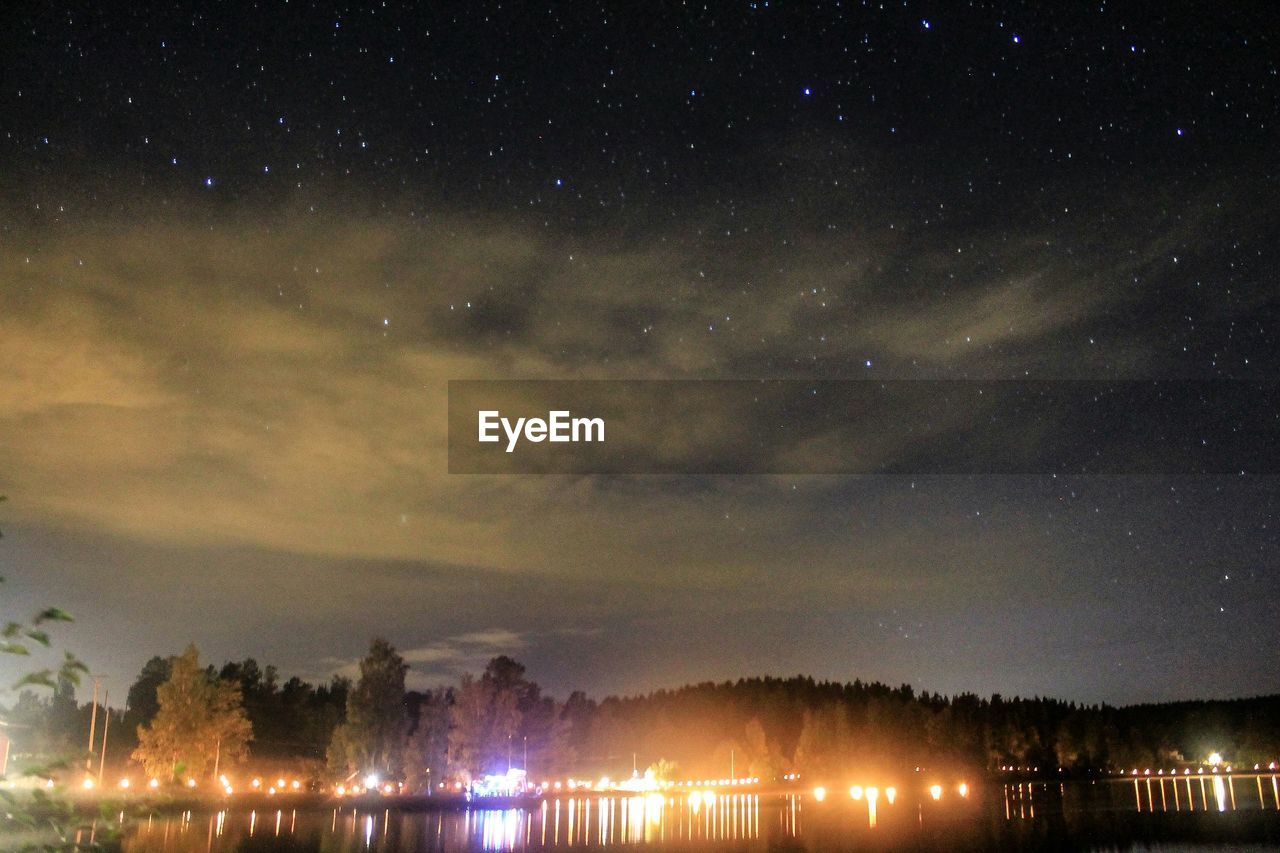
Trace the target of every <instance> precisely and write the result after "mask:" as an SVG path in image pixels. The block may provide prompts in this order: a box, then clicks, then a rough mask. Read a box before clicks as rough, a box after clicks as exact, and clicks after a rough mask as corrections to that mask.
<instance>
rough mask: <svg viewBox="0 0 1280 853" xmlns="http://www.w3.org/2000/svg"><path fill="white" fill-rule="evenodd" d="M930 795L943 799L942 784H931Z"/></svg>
mask: <svg viewBox="0 0 1280 853" xmlns="http://www.w3.org/2000/svg"><path fill="white" fill-rule="evenodd" d="M929 796H931V797H933V798H934V799H935V800H940V799H942V786H941V785H930V786H929Z"/></svg>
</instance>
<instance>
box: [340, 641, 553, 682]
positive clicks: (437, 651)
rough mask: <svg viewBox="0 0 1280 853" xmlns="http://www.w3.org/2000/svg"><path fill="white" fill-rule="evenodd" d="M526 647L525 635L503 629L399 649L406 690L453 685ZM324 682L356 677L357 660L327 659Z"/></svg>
mask: <svg viewBox="0 0 1280 853" xmlns="http://www.w3.org/2000/svg"><path fill="white" fill-rule="evenodd" d="M526 645H527V642H526V638H525V635H524V634H522V633H520V632H518V631H511V630H508V629H506V628H490V629H487V630H484V631H469V632H466V633H462V634H455V635H453V636H451V637H445V638H444V639H441V640H437V641H436V642H433V643H428V644H427V645H423V646H415V647H413V648H408V649H400V650H399V652H400V656H401V657H403V658H404V660H405V663H407V664H409V672H408V673H407V674H406V675H405V684H406V686H408V687H409V688H410V689H414V690H426V689H429V688H431V687H435V686H436V685H439V684H441V683H445V682H448V683H453V682H456V681H457V680H458V677H459V676H461V675H462V674H463V673H468V672H470V673H475V672H479V671H481V670H483V669H484V668H485V666H486V665H487V664H488V663H489V661H490V660H491V659H492V658H494V657H496V656H498V655H503V654H507V655H510V654H516V653H518V652H519V651H520V650H521V649H523V648H525V646H526ZM324 664H325V665H326V673H325V675H324V680H328V679H330V678H333V677H335V676H342V677H344V678H350V679H352V680H353V681H354V680H356V679H358V678H359V677H360V661H359V659H358V658H357V659H350V660H347V659H341V658H328V659H326V660H325V661H324Z"/></svg>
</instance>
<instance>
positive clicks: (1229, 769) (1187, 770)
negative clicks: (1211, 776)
mask: <svg viewBox="0 0 1280 853" xmlns="http://www.w3.org/2000/svg"><path fill="white" fill-rule="evenodd" d="M1253 769H1254V770H1263V769H1264V768H1263V766H1262V765H1261V764H1255V765H1253ZM1265 769H1266V770H1275V769H1276V763H1275V762H1274V761H1272V762H1271V763H1270V764H1268V765H1267V766H1266V768H1265ZM1237 770H1238V768H1235V767H1232V766H1231V765H1230V764H1228V765H1227V766H1226V767H1224V768H1222V772H1224V773H1235V772H1237ZM1165 772H1166V771H1165V770H1164V768H1163V767H1161V768H1157V769H1156V775H1157V776H1163V775H1165ZM1209 772H1210V773H1217V772H1218V768H1217V767H1216V766H1215V767H1210V768H1209ZM1168 774H1169V775H1170V776H1177V775H1178V768H1176V767H1171V768H1170V769H1169V770H1168ZM1129 775H1130V776H1138V775H1142V776H1150V775H1151V768H1150V767H1148V768H1146V769H1144V770H1143V771H1142V772H1141V774H1139V772H1138V768H1136V767H1135V768H1133V769H1132V770H1130V771H1129ZM1182 775H1183V776H1190V775H1191V768H1190V767H1184V768H1182ZM1196 775H1197V776H1201V775H1204V768H1203V767H1197V768H1196Z"/></svg>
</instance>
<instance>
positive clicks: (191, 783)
mask: <svg viewBox="0 0 1280 853" xmlns="http://www.w3.org/2000/svg"><path fill="white" fill-rule="evenodd" d="M195 786H196V780H195V779H188V780H187V787H188V788H194V787H195Z"/></svg>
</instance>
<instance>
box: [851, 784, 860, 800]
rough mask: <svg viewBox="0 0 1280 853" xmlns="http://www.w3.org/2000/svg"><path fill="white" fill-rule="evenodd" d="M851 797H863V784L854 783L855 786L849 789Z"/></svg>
mask: <svg viewBox="0 0 1280 853" xmlns="http://www.w3.org/2000/svg"><path fill="white" fill-rule="evenodd" d="M849 797H850V799H854V800H860V799H862V786H861V785H854V786H853V787H851V788H850V789H849Z"/></svg>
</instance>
